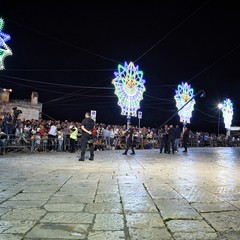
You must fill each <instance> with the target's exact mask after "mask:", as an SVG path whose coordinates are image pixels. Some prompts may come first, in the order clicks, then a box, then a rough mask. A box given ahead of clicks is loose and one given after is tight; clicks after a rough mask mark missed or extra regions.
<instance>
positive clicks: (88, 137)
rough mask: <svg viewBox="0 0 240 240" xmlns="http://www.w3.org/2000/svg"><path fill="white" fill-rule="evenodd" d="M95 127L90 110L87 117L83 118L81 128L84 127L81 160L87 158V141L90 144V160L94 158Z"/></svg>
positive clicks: (86, 114)
mask: <svg viewBox="0 0 240 240" xmlns="http://www.w3.org/2000/svg"><path fill="white" fill-rule="evenodd" d="M93 128H94V120H93V119H92V118H91V114H90V112H86V113H85V118H84V119H83V120H82V123H81V129H82V136H81V158H80V159H79V161H84V160H85V152H86V148H87V143H88V144H89V149H90V158H89V160H91V161H93V160H94V146H93V141H92V140H93V136H92V132H93Z"/></svg>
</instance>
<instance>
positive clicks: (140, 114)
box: [138, 111, 142, 119]
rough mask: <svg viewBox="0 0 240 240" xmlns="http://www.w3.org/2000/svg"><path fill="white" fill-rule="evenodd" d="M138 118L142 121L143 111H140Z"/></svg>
mask: <svg viewBox="0 0 240 240" xmlns="http://www.w3.org/2000/svg"><path fill="white" fill-rule="evenodd" d="M138 118H139V119H142V112H141V111H138Z"/></svg>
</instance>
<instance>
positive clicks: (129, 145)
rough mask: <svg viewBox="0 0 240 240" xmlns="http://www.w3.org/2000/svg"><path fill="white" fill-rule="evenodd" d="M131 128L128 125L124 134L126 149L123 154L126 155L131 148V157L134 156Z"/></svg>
mask: <svg viewBox="0 0 240 240" xmlns="http://www.w3.org/2000/svg"><path fill="white" fill-rule="evenodd" d="M133 130H134V129H133V127H132V125H131V124H130V123H129V128H128V130H127V132H126V149H125V151H124V152H123V155H127V153H128V150H129V148H131V150H132V152H131V155H134V154H135V150H134V146H133Z"/></svg>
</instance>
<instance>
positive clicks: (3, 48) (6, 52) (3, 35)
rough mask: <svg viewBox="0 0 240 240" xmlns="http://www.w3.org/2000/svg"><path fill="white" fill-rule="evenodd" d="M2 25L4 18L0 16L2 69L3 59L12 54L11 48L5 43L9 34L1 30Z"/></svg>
mask: <svg viewBox="0 0 240 240" xmlns="http://www.w3.org/2000/svg"><path fill="white" fill-rule="evenodd" d="M3 27H4V20H3V18H0V70H2V69H4V59H5V58H6V57H7V56H9V55H12V51H11V49H10V48H9V47H8V45H7V44H6V42H7V41H9V40H10V39H11V38H10V35H9V34H6V33H4V32H2V30H3Z"/></svg>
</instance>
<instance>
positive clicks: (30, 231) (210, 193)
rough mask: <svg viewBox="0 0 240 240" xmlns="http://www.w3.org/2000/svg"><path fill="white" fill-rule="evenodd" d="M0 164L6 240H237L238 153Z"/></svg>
mask: <svg viewBox="0 0 240 240" xmlns="http://www.w3.org/2000/svg"><path fill="white" fill-rule="evenodd" d="M78 155H79V153H74V154H73V153H68V152H61V153H59V152H56V153H37V154H30V153H8V154H6V155H3V156H0V166H1V167H0V239H1V240H69V239H82V240H118V239H119V240H120V239H126V240H133V239H134V240H135V239H141V240H161V239H163V240H209V239H217V240H239V239H240V148H237V147H232V148H227V147H226V148H220V147H219V148H207V147H206V148H189V152H188V153H183V152H178V153H176V154H160V153H159V150H158V149H150V150H137V151H136V155H134V156H131V155H127V156H125V155H122V151H120V150H115V151H110V150H109V151H99V152H95V159H94V161H88V160H85V161H84V162H79V161H78Z"/></svg>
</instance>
